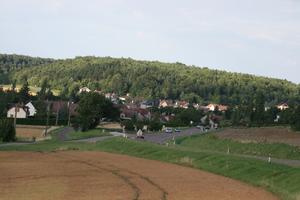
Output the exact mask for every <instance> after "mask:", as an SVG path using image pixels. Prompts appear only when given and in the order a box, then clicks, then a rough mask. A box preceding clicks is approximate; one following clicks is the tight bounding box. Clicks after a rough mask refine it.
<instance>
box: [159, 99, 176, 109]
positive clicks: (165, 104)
mask: <svg viewBox="0 0 300 200" xmlns="http://www.w3.org/2000/svg"><path fill="white" fill-rule="evenodd" d="M159 107H160V108H165V107H173V101H172V100H160V101H159Z"/></svg>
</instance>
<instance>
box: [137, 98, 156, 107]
mask: <svg viewBox="0 0 300 200" xmlns="http://www.w3.org/2000/svg"><path fill="white" fill-rule="evenodd" d="M157 106H159V100H157V99H153V100H146V101H143V102H142V103H141V105H140V107H141V108H142V109H146V108H151V107H157Z"/></svg>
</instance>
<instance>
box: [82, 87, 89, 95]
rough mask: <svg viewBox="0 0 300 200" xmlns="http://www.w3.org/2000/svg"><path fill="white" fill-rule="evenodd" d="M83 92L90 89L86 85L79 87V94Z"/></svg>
mask: <svg viewBox="0 0 300 200" xmlns="http://www.w3.org/2000/svg"><path fill="white" fill-rule="evenodd" d="M83 92H91V90H90V89H89V88H88V87H83V88H80V89H79V94H81V93H83Z"/></svg>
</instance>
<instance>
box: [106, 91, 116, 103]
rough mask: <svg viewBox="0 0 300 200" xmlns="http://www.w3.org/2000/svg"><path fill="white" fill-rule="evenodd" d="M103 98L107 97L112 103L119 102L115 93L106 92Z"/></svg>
mask: <svg viewBox="0 0 300 200" xmlns="http://www.w3.org/2000/svg"><path fill="white" fill-rule="evenodd" d="M104 96H105V98H107V99H109V100H110V101H111V102H113V103H114V104H118V102H119V96H118V95H117V94H116V93H114V92H113V93H106V94H105V95H104Z"/></svg>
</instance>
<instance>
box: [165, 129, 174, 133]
mask: <svg viewBox="0 0 300 200" xmlns="http://www.w3.org/2000/svg"><path fill="white" fill-rule="evenodd" d="M165 133H173V129H172V128H166V130H165Z"/></svg>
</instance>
